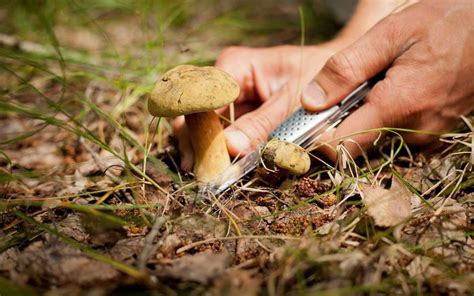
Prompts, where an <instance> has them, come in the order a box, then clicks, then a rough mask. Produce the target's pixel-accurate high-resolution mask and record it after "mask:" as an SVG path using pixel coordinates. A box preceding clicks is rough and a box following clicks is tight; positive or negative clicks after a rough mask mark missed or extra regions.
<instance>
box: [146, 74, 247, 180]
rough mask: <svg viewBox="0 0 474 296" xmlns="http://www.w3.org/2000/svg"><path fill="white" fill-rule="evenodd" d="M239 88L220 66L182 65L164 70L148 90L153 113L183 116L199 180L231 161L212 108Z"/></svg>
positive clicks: (228, 99)
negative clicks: (152, 87)
mask: <svg viewBox="0 0 474 296" xmlns="http://www.w3.org/2000/svg"><path fill="white" fill-rule="evenodd" d="M239 92H240V89H239V85H238V83H237V82H236V81H235V80H234V79H233V78H232V77H231V76H230V75H229V74H227V73H226V72H224V71H222V70H219V69H217V68H215V67H197V66H192V65H181V66H177V67H175V68H173V69H171V70H169V71H168V72H166V73H165V74H164V75H163V76H162V78H161V80H160V81H158V82H157V83H156V85H155V88H154V89H153V91H152V92H151V94H150V98H149V100H148V110H149V111H150V113H151V114H152V115H154V116H161V117H171V116H178V115H184V116H185V121H186V125H187V127H188V130H189V135H190V139H191V144H192V146H193V150H194V174H195V175H196V179H197V180H198V181H201V182H209V181H211V180H213V179H215V178H216V177H217V176H219V175H220V174H221V173H222V172H223V171H224V170H225V169H226V168H227V167H228V166H229V165H230V157H229V154H228V152H227V146H226V142H225V137H224V130H223V128H222V125H221V123H220V120H219V116H218V115H217V114H216V113H215V112H214V110H216V109H218V108H221V107H223V106H225V105H228V104H230V103H232V102H233V101H234V100H235V99H236V98H237V97H238V96H239Z"/></svg>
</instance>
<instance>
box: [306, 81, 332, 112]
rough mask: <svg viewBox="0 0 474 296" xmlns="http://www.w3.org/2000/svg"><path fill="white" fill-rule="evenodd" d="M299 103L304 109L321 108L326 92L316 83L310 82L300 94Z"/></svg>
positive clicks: (324, 101)
mask: <svg viewBox="0 0 474 296" xmlns="http://www.w3.org/2000/svg"><path fill="white" fill-rule="evenodd" d="M301 103H302V104H303V107H305V108H306V109H321V108H322V107H324V105H325V103H326V94H325V93H324V91H323V89H322V88H321V87H320V86H319V85H318V84H317V83H314V82H312V83H310V84H308V86H307V87H306V88H305V90H303V93H302V94H301Z"/></svg>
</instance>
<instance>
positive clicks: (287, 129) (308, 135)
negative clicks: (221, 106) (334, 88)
mask: <svg viewBox="0 0 474 296" xmlns="http://www.w3.org/2000/svg"><path fill="white" fill-rule="evenodd" d="M372 85H373V84H372V83H370V82H368V81H367V82H364V83H363V84H361V85H360V86H359V87H358V88H357V89H355V90H354V91H353V92H352V93H350V94H349V95H348V96H347V97H345V98H344V99H343V100H342V101H341V103H339V104H338V105H335V106H333V107H331V108H330V109H327V110H324V111H322V112H308V111H306V110H305V109H304V108H299V109H298V110H297V111H296V112H295V113H293V114H292V115H291V116H290V117H289V118H288V119H287V120H285V121H284V122H283V123H282V124H280V125H279V126H278V127H277V128H276V129H275V130H274V131H273V132H272V133H271V134H270V136H269V139H274V138H276V139H280V140H283V141H287V142H292V143H295V144H298V145H302V146H306V145H304V144H308V140H310V139H313V138H314V137H315V136H316V135H318V134H321V133H322V132H324V131H325V130H326V129H327V128H329V127H332V126H334V125H335V124H338V123H339V121H340V120H341V119H343V118H344V117H345V116H347V114H348V113H349V111H350V109H352V108H353V107H354V106H356V105H357V104H358V103H359V102H360V101H361V100H362V99H364V97H365V96H366V95H367V93H368V92H369V90H370V89H371V88H372Z"/></svg>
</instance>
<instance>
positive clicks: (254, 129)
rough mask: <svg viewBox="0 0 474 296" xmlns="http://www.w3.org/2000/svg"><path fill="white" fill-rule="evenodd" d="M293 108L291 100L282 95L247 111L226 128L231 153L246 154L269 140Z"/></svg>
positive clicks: (233, 154) (234, 154) (235, 154)
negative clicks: (253, 109) (269, 136)
mask: <svg viewBox="0 0 474 296" xmlns="http://www.w3.org/2000/svg"><path fill="white" fill-rule="evenodd" d="M292 110H293V108H292V106H291V100H288V99H286V100H285V99H284V98H283V97H280V98H278V99H271V100H268V101H266V102H265V103H264V104H262V105H261V106H260V107H259V108H258V109H256V110H255V111H252V112H249V113H246V114H245V115H243V116H241V117H240V118H238V119H237V120H236V121H235V122H234V124H232V125H230V126H228V127H227V128H226V129H225V133H226V140H227V148H228V150H229V153H230V155H232V156H237V155H245V154H247V153H249V152H250V151H251V150H252V149H255V147H256V146H257V145H258V144H260V143H263V142H264V141H266V140H267V138H268V135H269V134H270V132H271V131H272V130H274V129H275V128H276V127H277V126H278V125H279V124H280V123H281V122H282V121H283V120H284V119H285V118H286V117H287V116H288V114H289V112H291V111H292Z"/></svg>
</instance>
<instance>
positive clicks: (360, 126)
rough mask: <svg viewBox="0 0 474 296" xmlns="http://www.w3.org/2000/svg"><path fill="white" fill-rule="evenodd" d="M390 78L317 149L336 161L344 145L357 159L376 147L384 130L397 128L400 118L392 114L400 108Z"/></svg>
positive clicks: (324, 137) (377, 85) (331, 132)
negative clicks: (385, 128) (338, 150)
mask: <svg viewBox="0 0 474 296" xmlns="http://www.w3.org/2000/svg"><path fill="white" fill-rule="evenodd" d="M391 85H392V84H391V81H390V79H389V78H386V79H384V80H383V81H380V82H378V83H377V84H376V85H375V87H374V88H373V90H372V91H371V92H370V93H369V94H368V95H367V98H366V101H365V103H364V105H362V106H361V107H360V108H358V109H356V110H355V111H354V112H353V113H352V114H351V115H349V116H348V117H347V118H346V119H344V121H343V122H342V123H341V124H340V125H339V126H338V127H337V128H336V129H335V130H332V131H330V132H328V133H326V134H324V135H323V136H322V137H321V138H320V139H319V140H318V144H317V145H316V146H317V149H318V151H319V152H321V153H323V154H324V155H325V156H326V157H328V158H329V159H330V160H332V161H334V162H335V161H336V159H337V156H338V155H337V152H336V146H337V145H338V144H343V145H344V147H345V149H346V150H347V152H349V154H350V155H351V156H352V157H353V158H356V157H357V156H359V155H361V154H362V153H363V152H364V151H366V150H368V149H370V148H371V147H373V145H374V142H375V141H376V140H377V138H379V136H380V133H381V130H380V129H381V128H383V127H390V126H393V125H395V124H396V123H397V122H398V121H399V119H398V118H397V117H396V116H395V115H394V114H393V112H390V111H389V110H390V107H391V108H392V110H395V109H397V106H396V103H395V102H394V101H393V98H395V94H396V92H394V88H393V87H390V86H391Z"/></svg>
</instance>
